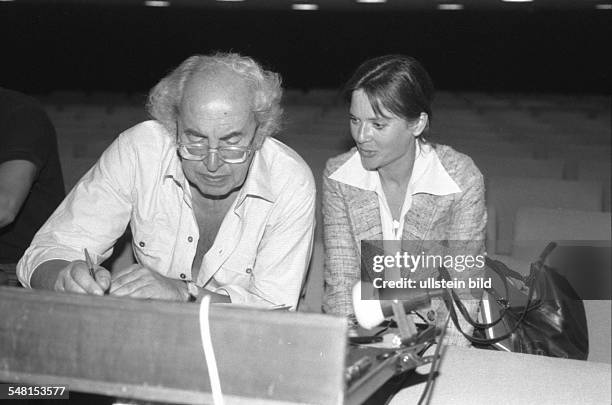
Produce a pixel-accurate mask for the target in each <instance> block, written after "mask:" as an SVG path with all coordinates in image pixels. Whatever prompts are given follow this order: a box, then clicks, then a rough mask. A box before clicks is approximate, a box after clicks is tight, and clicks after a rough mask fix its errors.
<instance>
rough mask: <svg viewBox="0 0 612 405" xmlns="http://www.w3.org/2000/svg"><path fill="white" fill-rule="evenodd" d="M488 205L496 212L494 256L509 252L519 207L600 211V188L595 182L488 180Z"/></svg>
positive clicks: (518, 179)
mask: <svg viewBox="0 0 612 405" xmlns="http://www.w3.org/2000/svg"><path fill="white" fill-rule="evenodd" d="M486 201H487V205H490V206H493V207H494V208H495V216H496V218H489V221H495V222H496V228H497V229H496V232H497V235H496V237H495V239H496V252H495V253H498V254H509V253H510V252H511V250H512V241H513V240H514V236H513V223H514V218H515V216H516V212H517V211H518V209H519V208H521V207H543V208H566V209H576V210H584V211H601V208H602V187H601V184H600V183H599V182H596V181H567V180H555V179H526V178H518V177H494V176H492V177H490V178H488V179H487V195H486Z"/></svg>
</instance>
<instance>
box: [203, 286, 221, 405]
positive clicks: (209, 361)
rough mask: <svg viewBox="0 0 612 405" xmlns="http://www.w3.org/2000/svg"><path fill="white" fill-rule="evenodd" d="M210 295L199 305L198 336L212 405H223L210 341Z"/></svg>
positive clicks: (215, 361)
mask: <svg viewBox="0 0 612 405" xmlns="http://www.w3.org/2000/svg"><path fill="white" fill-rule="evenodd" d="M209 312H210V295H208V294H207V295H205V296H204V298H203V299H202V302H201V304H200V335H201V337H202V348H203V349H204V359H205V360H206V368H207V369H208V378H209V380H210V389H211V391H212V397H213V404H214V405H224V402H223V393H222V392H221V381H220V380H219V371H218V370H217V360H216V359H215V352H214V350H213V345H212V339H211V336H210V322H209Z"/></svg>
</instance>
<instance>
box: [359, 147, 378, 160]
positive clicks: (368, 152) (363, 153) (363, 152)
mask: <svg viewBox="0 0 612 405" xmlns="http://www.w3.org/2000/svg"><path fill="white" fill-rule="evenodd" d="M359 153H360V154H361V156H362V157H366V158H368V157H372V156H374V155H376V151H373V150H367V149H359Z"/></svg>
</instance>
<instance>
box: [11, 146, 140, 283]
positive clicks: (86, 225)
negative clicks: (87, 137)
mask: <svg viewBox="0 0 612 405" xmlns="http://www.w3.org/2000/svg"><path fill="white" fill-rule="evenodd" d="M135 160H136V154H135V153H134V148H133V145H131V143H130V142H129V140H128V139H127V137H125V136H123V135H121V136H119V137H118V138H117V139H116V140H115V141H114V142H113V143H112V144H111V145H110V146H109V147H108V149H107V150H106V151H105V152H104V153H103V154H102V156H101V157H100V159H99V160H98V161H97V162H96V164H95V165H94V166H93V167H92V168H91V169H90V170H89V171H88V172H87V173H86V174H85V175H84V176H83V178H81V180H79V182H78V183H77V184H76V186H75V187H74V188H73V189H72V191H71V192H70V193H69V194H68V196H67V197H66V198H65V199H64V201H63V202H62V203H61V204H60V206H59V207H58V208H57V209H56V210H55V212H54V213H53V214H52V215H51V217H50V218H49V219H48V220H47V222H46V223H45V224H44V225H43V226H42V228H41V229H40V230H39V231H38V232H37V233H36V235H35V236H34V238H33V240H32V243H31V245H30V247H29V248H28V249H27V250H26V252H25V254H24V256H23V257H22V258H21V260H20V261H19V263H18V264H17V276H18V277H19V281H20V282H21V283H22V284H23V285H24V286H26V287H30V278H31V276H32V273H33V272H34V270H35V269H36V268H37V267H38V266H39V265H40V264H42V263H44V262H46V261H49V260H57V259H59V260H66V261H73V260H77V259H83V249H84V248H87V249H88V251H89V252H90V253H91V254H92V258H93V259H94V261H95V262H96V263H100V262H102V261H103V260H105V259H107V258H108V257H109V256H110V255H111V254H112V252H113V245H114V243H115V241H116V240H117V239H118V238H119V237H120V236H121V235H122V234H123V232H124V231H125V228H126V226H127V224H128V222H129V218H130V213H131V209H132V205H131V190H132V188H133V181H134V176H135V169H134V162H135Z"/></svg>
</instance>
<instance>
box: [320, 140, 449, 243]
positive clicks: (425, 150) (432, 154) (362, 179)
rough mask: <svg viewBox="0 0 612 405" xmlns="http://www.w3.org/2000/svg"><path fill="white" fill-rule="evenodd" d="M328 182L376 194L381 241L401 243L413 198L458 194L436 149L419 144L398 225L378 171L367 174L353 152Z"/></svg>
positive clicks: (358, 157) (367, 171) (356, 153)
mask: <svg viewBox="0 0 612 405" xmlns="http://www.w3.org/2000/svg"><path fill="white" fill-rule="evenodd" d="M330 178H331V179H333V180H336V181H339V182H341V183H345V184H348V185H349V186H353V187H357V188H360V189H363V190H368V191H374V192H375V193H376V195H377V196H378V205H379V208H380V223H381V226H382V232H383V239H384V240H399V239H401V237H402V231H403V229H404V219H405V217H406V213H407V212H408V211H409V210H410V207H411V206H412V196H414V195H415V194H418V193H427V194H433V195H440V196H441V195H448V194H453V193H459V192H461V189H460V188H459V186H458V185H457V183H456V182H455V181H454V180H453V179H452V178H451V176H450V175H449V174H448V172H447V171H446V169H445V168H444V166H442V163H441V162H440V159H439V158H438V154H437V153H436V151H435V149H434V148H432V147H431V146H430V145H422V146H421V145H420V144H419V142H417V144H416V148H415V158H414V166H413V168H412V175H411V176H410V181H409V183H408V187H407V188H406V195H405V196H404V203H403V204H402V209H401V212H400V217H399V221H397V220H394V219H393V215H392V214H391V210H390V209H389V204H388V203H387V197H386V196H385V192H384V190H383V188H382V183H381V182H380V175H379V174H378V171H376V170H366V169H365V168H364V167H363V165H362V164H361V157H360V156H359V152H357V151H356V152H355V154H354V155H353V156H351V157H350V158H349V159H348V160H347V161H346V162H345V163H344V164H343V165H342V166H340V167H339V168H338V169H337V170H336V171H335V172H334V173H332V175H331V176H330Z"/></svg>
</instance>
